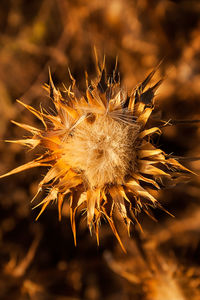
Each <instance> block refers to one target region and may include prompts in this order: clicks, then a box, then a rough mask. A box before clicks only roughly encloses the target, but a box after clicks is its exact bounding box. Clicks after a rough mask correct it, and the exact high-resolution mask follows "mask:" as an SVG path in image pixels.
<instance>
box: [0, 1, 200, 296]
mask: <svg viewBox="0 0 200 300" xmlns="http://www.w3.org/2000/svg"><path fill="white" fill-rule="evenodd" d="M94 45H95V46H96V48H97V49H98V52H99V53H100V55H101V56H103V55H104V54H105V55H106V61H107V68H108V71H109V72H111V71H112V68H113V66H114V63H115V58H116V56H117V55H118V57H119V69H120V73H121V78H122V84H123V85H124V86H125V87H126V88H127V89H128V90H131V89H132V88H134V87H135V86H136V84H138V83H139V82H140V81H142V80H143V79H144V77H145V76H146V75H147V73H148V71H150V70H151V69H152V68H153V67H155V66H156V65H157V64H158V63H159V62H160V61H161V60H162V59H163V62H162V64H161V66H160V68H159V71H158V74H157V77H158V78H160V77H164V78H165V80H164V82H163V84H162V86H161V87H160V88H159V91H158V93H157V96H156V99H157V102H156V103H157V104H159V107H160V109H161V111H162V119H163V120H170V119H172V120H179V121H180V120H189V121H190V120H198V119H200V2H199V1H198V0H196V1H195V0H191V1H189V0H187V1H184V0H180V1H167V0H163V1H162V0H161V1H159V0H152V1H147V0H141V1H139V0H138V1H137V0H133V1H131V0H110V1H106V0H93V1H89V0H74V1H69V0H42V1H39V0H32V1H25V0H9V1H8V0H1V1H0V107H1V110H0V139H1V140H2V141H1V143H0V155H1V160H0V173H1V174H2V173H4V172H6V171H8V170H10V169H12V168H14V167H16V166H18V165H20V164H22V163H25V162H26V161H28V160H29V159H30V158H31V157H33V155H34V153H32V152H28V153H26V152H25V151H24V149H22V147H20V146H18V145H16V144H8V143H4V142H3V139H14V138H16V139H17V138H21V137H22V136H24V134H25V133H24V131H22V130H19V128H16V127H15V126H14V125H13V124H11V123H10V120H11V119H15V120H16V121H19V122H22V123H29V124H35V123H36V120H35V119H34V117H33V116H32V115H31V114H30V113H29V112H27V111H25V110H24V108H23V107H21V106H20V105H19V104H18V103H17V102H16V101H15V100H16V99H21V100H22V101H24V102H25V103H26V104H30V105H32V106H34V107H36V108H38V107H39V106H40V104H42V106H43V107H45V108H47V109H48V107H49V105H50V102H49V99H48V97H47V95H46V93H45V91H44V90H43V89H42V84H44V83H45V82H48V67H50V68H51V71H52V75H53V78H54V82H55V84H56V85H58V86H59V85H60V86H61V85H62V82H64V83H65V84H66V85H68V84H70V79H69V75H68V72H67V69H68V67H69V68H70V70H71V72H72V74H73V76H74V77H75V78H76V79H77V82H78V85H79V87H80V89H82V90H84V88H85V78H84V71H85V70H87V71H88V73H89V75H90V76H94V74H95V64H94V58H93V47H94ZM199 137H200V128H199V124H198V123H191V122H178V124H177V125H176V126H167V127H165V128H163V136H162V137H161V138H160V139H159V140H156V141H155V142H156V143H158V144H159V145H160V146H161V148H162V149H163V150H164V151H165V152H167V153H173V155H176V156H183V157H187V158H195V157H197V158H198V157H199V156H200V155H199V150H200V145H199ZM180 161H181V162H182V163H184V164H185V165H186V166H187V167H189V168H191V169H192V170H193V171H194V172H196V173H197V174H199V172H200V162H199V161H198V160H193V159H182V160H180ZM44 173H45V170H42V169H41V168H40V169H37V170H34V169H33V170H29V171H27V172H24V173H23V174H19V175H14V176H12V177H10V178H6V179H2V180H1V182H0V215H1V219H0V243H1V244H0V245H1V247H0V254H1V256H0V267H1V268H0V270H1V271H0V298H1V299H9V300H10V299H23V300H25V299H34V300H35V299H44V300H46V299H58V300H67V299H74V300H76V299H85V300H97V299H108V300H115V299H116V300H121V299H123V300H128V299H135V300H137V299H138V300H140V299H141V300H143V299H144V300H168V299H170V300H187V299H194V300H198V299H200V279H199V278H200V277H199V276H200V237H199V228H200V199H199V195H200V188H199V182H200V180H199V176H191V180H190V181H189V182H187V183H184V184H181V183H180V184H178V185H177V186H176V187H172V188H171V189H165V190H163V191H162V192H160V193H159V199H160V202H161V203H162V204H163V206H164V207H165V208H166V209H167V210H169V211H170V212H171V213H172V214H174V215H175V218H172V217H170V216H169V215H167V214H165V213H164V212H162V211H159V210H155V211H154V215H155V217H156V218H157V220H158V222H157V223H156V222H153V221H152V220H150V219H149V218H148V217H147V216H145V215H144V214H143V213H141V215H140V216H139V220H140V222H141V224H142V227H143V231H144V232H143V233H142V232H141V231H140V230H139V229H138V228H137V226H135V229H134V230H133V232H132V236H131V238H128V237H126V236H124V244H125V247H126V249H127V254H124V253H122V251H121V249H120V247H119V245H118V243H117V241H116V239H115V238H114V236H113V235H112V233H111V231H110V229H109V226H107V224H104V223H103V224H102V226H101V233H100V247H99V248H98V247H97V246H96V241H95V238H94V237H90V235H89V232H88V229H87V228H86V224H85V223H86V222H84V221H81V222H80V221H79V218H78V219H77V223H78V246H77V247H76V248H75V247H74V243H73V237H72V232H71V228H70V221H69V216H68V211H67V204H66V207H65V208H64V216H63V220H62V222H61V223H59V222H58V218H57V211H56V205H53V206H52V207H50V208H49V209H48V211H46V212H45V213H44V214H43V215H42V216H41V218H40V220H39V221H38V222H35V221H34V218H35V217H36V215H37V211H32V210H31V205H30V200H31V199H32V197H33V195H34V193H35V192H36V188H37V183H38V182H39V180H41V176H42V175H43V174H44ZM121 231H122V233H123V228H122V229H121Z"/></svg>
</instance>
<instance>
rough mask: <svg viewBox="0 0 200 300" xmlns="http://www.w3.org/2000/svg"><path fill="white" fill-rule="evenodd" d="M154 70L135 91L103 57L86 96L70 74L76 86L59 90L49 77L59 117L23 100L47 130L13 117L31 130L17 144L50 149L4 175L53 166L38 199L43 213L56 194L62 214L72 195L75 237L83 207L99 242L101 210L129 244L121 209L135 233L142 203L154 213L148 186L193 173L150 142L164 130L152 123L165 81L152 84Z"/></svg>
mask: <svg viewBox="0 0 200 300" xmlns="http://www.w3.org/2000/svg"><path fill="white" fill-rule="evenodd" d="M155 71H156V70H153V71H152V72H151V73H150V74H149V75H148V77H147V78H146V79H145V80H144V81H143V82H142V83H141V84H140V85H139V86H138V87H137V88H136V89H135V91H134V92H132V93H131V94H130V95H127V93H126V91H125V90H124V89H123V88H122V87H121V86H120V80H119V74H118V72H117V68H116V67H115V70H114V71H113V75H112V77H109V78H107V76H106V70H105V66H104V63H103V64H102V66H99V64H98V63H97V73H98V74H97V78H96V79H95V80H94V81H91V84H90V85H88V79H87V76H86V83H87V90H86V94H85V95H81V93H80V92H79V91H78V89H77V87H76V82H75V80H74V78H73V77H72V76H71V79H72V86H70V87H69V88H68V89H67V88H66V89H65V90H64V92H61V91H60V90H58V89H57V88H56V87H55V86H54V84H53V81H52V78H51V75H50V84H49V85H46V89H47V90H48V91H49V93H50V97H51V99H52V100H53V103H54V105H55V108H56V111H57V115H51V114H48V113H46V112H44V111H42V110H41V111H37V110H35V109H34V108H33V107H31V106H29V105H26V104H23V103H21V102H20V101H19V102H20V103H21V104H22V105H24V106H25V107H26V108H27V109H28V110H29V111H30V112H31V113H33V114H34V115H35V116H36V117H37V118H38V119H40V120H41V122H42V123H43V125H44V129H43V130H40V129H37V128H34V127H32V126H29V125H26V124H20V123H17V122H13V123H14V124H16V125H17V126H19V127H22V128H24V129H25V130H27V131H29V132H30V133H31V134H32V136H31V137H29V138H26V139H24V140H18V141H17V142H18V143H19V144H22V145H26V146H28V147H30V148H32V149H33V148H36V147H37V146H38V145H42V146H43V147H45V149H46V150H45V152H44V154H43V155H42V156H40V157H39V158H36V159H35V160H33V161H31V162H29V163H27V164H25V165H22V166H20V167H18V168H16V169H14V170H12V171H10V172H8V173H7V174H5V175H3V176H1V177H4V176H8V175H11V174H14V173H18V172H21V171H24V170H26V169H29V168H33V167H38V166H48V167H50V169H49V171H48V172H47V174H46V175H45V177H44V178H43V179H42V181H41V182H40V183H39V188H38V192H37V194H38V193H39V192H40V191H41V190H42V189H44V188H48V190H49V192H48V195H47V196H46V198H45V199H44V200H43V201H41V202H40V203H39V205H41V206H42V208H41V211H40V213H39V215H38V217H39V216H40V215H41V214H42V212H43V211H44V210H45V209H46V207H47V206H48V204H49V203H50V202H51V201H54V200H57V203H58V211H59V219H60V218H61V209H62V204H63V202H64V201H65V200H66V201H69V203H70V216H71V226H72V231H73V234H74V240H75V243H76V227H75V215H76V212H77V210H78V209H80V208H82V207H85V210H86V212H87V223H88V226H89V229H90V231H92V230H93V229H94V230H95V233H96V237H97V242H99V233H98V230H99V225H100V220H101V217H102V216H103V217H104V218H105V219H107V221H108V223H109V224H110V226H111V228H112V230H113V232H114V234H115V236H116V237H117V239H118V241H119V242H120V244H121V246H122V248H123V245H122V242H121V239H120V237H119V234H118V232H117V229H116V224H115V222H114V218H113V216H114V215H115V213H117V214H118V216H120V218H121V219H122V221H124V223H125V224H126V226H127V229H128V232H129V228H130V224H131V222H137V213H138V212H139V211H140V210H141V208H143V209H144V210H145V211H146V212H147V213H149V212H148V207H149V206H156V205H159V204H158V202H157V200H156V199H155V198H154V196H153V195H152V194H151V192H150V190H149V189H147V188H146V187H145V186H147V185H149V186H152V187H153V188H154V189H155V188H156V189H159V188H160V187H159V183H160V182H161V179H162V178H163V177H167V178H171V177H172V176H173V178H175V177H178V176H179V175H180V173H181V172H183V171H186V172H187V171H188V170H187V169H186V168H184V167H183V166H182V165H181V164H180V163H178V162H177V161H176V160H174V159H172V158H167V156H166V155H165V153H164V152H163V151H162V150H161V149H157V148H156V147H154V146H153V144H152V143H151V136H152V135H153V134H155V133H157V134H160V133H161V130H160V129H159V128H158V127H151V126H150V125H149V124H150V122H149V120H150V119H151V114H152V111H153V109H154V102H153V97H154V92H155V91H156V89H157V87H158V86H159V85H160V83H161V81H159V82H157V83H156V84H155V85H154V86H152V87H150V88H147V86H148V84H149V82H150V80H151V78H152V77H153V75H154V73H155ZM38 217H37V218H38Z"/></svg>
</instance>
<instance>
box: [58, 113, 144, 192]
mask: <svg viewBox="0 0 200 300" xmlns="http://www.w3.org/2000/svg"><path fill="white" fill-rule="evenodd" d="M138 130H139V127H138V125H137V124H131V125H126V124H124V123H123V122H119V121H115V120H113V119H112V118H111V117H108V116H97V117H95V118H93V120H92V122H90V120H87V119H86V120H84V121H83V122H81V123H80V124H79V125H78V126H77V127H76V128H75V130H74V131H73V134H72V136H70V137H68V138H67V139H66V141H65V142H63V145H62V147H63V159H64V160H65V161H66V163H67V164H69V165H70V166H71V167H72V168H73V169H75V170H77V171H79V172H82V173H83V175H84V177H85V180H86V181H87V183H88V185H89V186H90V187H91V188H94V187H103V186H104V185H106V184H109V183H113V184H115V183H119V184H122V183H123V181H124V176H125V175H126V174H127V172H128V170H131V169H132V171H133V169H134V165H135V150H134V141H135V139H136V137H137V134H138Z"/></svg>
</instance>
